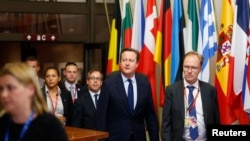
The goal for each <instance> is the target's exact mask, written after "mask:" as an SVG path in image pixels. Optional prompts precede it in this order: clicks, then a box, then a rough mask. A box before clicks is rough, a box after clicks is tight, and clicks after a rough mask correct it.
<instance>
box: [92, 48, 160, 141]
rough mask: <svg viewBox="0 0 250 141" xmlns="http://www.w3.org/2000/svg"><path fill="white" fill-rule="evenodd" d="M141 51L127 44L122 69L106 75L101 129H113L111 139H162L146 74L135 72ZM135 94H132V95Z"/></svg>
mask: <svg viewBox="0 0 250 141" xmlns="http://www.w3.org/2000/svg"><path fill="white" fill-rule="evenodd" d="M138 61H139V52H138V51H137V50H134V49H132V48H125V49H123V50H122V52H121V56H120V71H119V72H116V73H113V74H112V76H110V77H108V78H106V79H105V80H104V83H103V87H102V94H101V95H100V99H99V107H98V109H97V110H98V112H97V118H98V125H97V126H98V129H99V130H103V131H107V132H109V138H108V139H107V140H108V141H146V130H147V131H148V133H149V138H150V140H151V141H159V127H158V120H157V116H156V112H155V109H154V105H153V100H152V91H151V86H150V83H149V81H148V79H147V77H146V76H144V75H142V74H139V73H135V71H136V68H137V66H138ZM130 95H131V96H130Z"/></svg>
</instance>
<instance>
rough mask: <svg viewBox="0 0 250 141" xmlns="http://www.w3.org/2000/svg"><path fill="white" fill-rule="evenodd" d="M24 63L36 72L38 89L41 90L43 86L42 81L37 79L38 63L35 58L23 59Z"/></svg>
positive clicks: (39, 78)
mask: <svg viewBox="0 0 250 141" xmlns="http://www.w3.org/2000/svg"><path fill="white" fill-rule="evenodd" d="M25 62H26V64H28V65H29V66H31V67H32V68H33V69H34V70H35V71H36V73H37V76H38V82H39V85H40V88H42V87H43V86H44V79H43V78H41V77H39V74H38V72H39V70H40V61H39V60H38V58H37V57H36V56H29V57H27V58H26V59H25Z"/></svg>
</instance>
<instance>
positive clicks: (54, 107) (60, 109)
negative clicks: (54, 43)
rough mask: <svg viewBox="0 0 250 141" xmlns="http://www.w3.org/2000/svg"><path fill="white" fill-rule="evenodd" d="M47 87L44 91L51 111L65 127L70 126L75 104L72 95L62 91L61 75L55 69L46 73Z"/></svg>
mask: <svg viewBox="0 0 250 141" xmlns="http://www.w3.org/2000/svg"><path fill="white" fill-rule="evenodd" d="M44 78H45V86H44V87H43V88H42V91H43V93H44V96H45V100H46V102H47V106H48V109H49V111H50V112H51V113H52V114H53V115H55V116H56V117H57V118H58V119H59V120H60V121H61V123H62V124H63V125H67V126H70V125H71V122H72V114H73V102H72V98H71V94H70V92H69V91H67V90H63V89H60V87H59V86H58V84H59V82H60V79H61V78H60V73H59V71H58V69H57V68H55V67H48V68H47V69H46V70H45V73H44Z"/></svg>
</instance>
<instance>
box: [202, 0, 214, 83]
mask: <svg viewBox="0 0 250 141" xmlns="http://www.w3.org/2000/svg"><path fill="white" fill-rule="evenodd" d="M200 30H201V31H200V34H201V38H200V39H201V46H199V47H198V52H199V53H200V54H202V55H203V57H204V61H203V64H202V71H201V73H200V75H199V79H200V80H203V81H205V82H210V59H211V58H212V57H213V56H214V54H215V51H217V49H218V45H217V30H216V22H215V17H214V8H213V0H201V10H200Z"/></svg>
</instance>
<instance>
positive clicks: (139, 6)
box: [131, 0, 145, 52]
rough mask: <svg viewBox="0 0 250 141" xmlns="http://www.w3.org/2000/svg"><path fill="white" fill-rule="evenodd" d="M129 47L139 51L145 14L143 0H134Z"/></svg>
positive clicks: (141, 45) (143, 30) (141, 43)
mask: <svg viewBox="0 0 250 141" xmlns="http://www.w3.org/2000/svg"><path fill="white" fill-rule="evenodd" d="M133 19H134V20H133V21H134V22H133V29H132V41H131V48H134V49H136V50H138V51H139V52H140V51H141V48H142V47H143V39H144V32H145V14H144V7H143V0H136V1H135V8H134V16H133Z"/></svg>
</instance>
